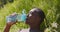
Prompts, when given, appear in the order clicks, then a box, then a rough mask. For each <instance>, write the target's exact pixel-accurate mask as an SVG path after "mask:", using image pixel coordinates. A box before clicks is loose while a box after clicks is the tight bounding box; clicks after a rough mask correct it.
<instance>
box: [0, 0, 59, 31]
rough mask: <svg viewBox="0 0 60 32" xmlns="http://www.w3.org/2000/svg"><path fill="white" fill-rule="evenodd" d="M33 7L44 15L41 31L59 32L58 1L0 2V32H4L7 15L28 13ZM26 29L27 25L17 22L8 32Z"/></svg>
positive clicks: (25, 0)
mask: <svg viewBox="0 0 60 32" xmlns="http://www.w3.org/2000/svg"><path fill="white" fill-rule="evenodd" d="M33 7H38V8H40V9H42V10H43V11H44V13H45V15H46V19H44V22H43V23H42V24H41V26H40V28H41V29H44V28H46V29H45V30H44V32H60V22H59V21H60V0H0V32H3V31H4V28H5V26H6V16H7V15H9V14H11V13H13V12H17V13H21V11H22V10H23V9H25V10H26V13H28V12H29V10H30V9H32V8H33ZM26 28H28V25H26V24H24V22H18V23H16V24H15V25H13V26H12V27H11V29H10V32H18V30H19V29H26Z"/></svg>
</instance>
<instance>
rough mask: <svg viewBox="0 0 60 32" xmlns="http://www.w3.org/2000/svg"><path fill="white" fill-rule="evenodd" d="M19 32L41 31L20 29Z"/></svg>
mask: <svg viewBox="0 0 60 32" xmlns="http://www.w3.org/2000/svg"><path fill="white" fill-rule="evenodd" d="M19 32H41V30H32V29H30V28H28V29H22V30H21V31H19Z"/></svg>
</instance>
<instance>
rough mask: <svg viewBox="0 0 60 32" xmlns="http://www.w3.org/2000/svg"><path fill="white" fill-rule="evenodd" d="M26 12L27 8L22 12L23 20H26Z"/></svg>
mask: <svg viewBox="0 0 60 32" xmlns="http://www.w3.org/2000/svg"><path fill="white" fill-rule="evenodd" d="M26 17H27V16H26V13H25V9H23V11H22V14H21V21H26Z"/></svg>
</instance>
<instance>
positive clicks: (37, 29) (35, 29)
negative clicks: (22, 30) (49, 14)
mask: <svg viewBox="0 0 60 32" xmlns="http://www.w3.org/2000/svg"><path fill="white" fill-rule="evenodd" d="M32 31H33V32H37V31H40V26H30V32H32Z"/></svg>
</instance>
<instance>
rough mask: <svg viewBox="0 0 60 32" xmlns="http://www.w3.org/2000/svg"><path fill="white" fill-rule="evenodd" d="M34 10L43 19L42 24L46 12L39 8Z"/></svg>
mask: <svg viewBox="0 0 60 32" xmlns="http://www.w3.org/2000/svg"><path fill="white" fill-rule="evenodd" d="M34 9H35V12H37V13H38V15H39V16H40V18H41V19H40V23H42V22H43V21H44V18H45V14H44V12H43V11H42V10H41V9H39V8H34Z"/></svg>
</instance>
